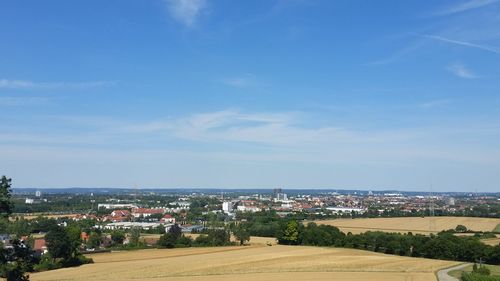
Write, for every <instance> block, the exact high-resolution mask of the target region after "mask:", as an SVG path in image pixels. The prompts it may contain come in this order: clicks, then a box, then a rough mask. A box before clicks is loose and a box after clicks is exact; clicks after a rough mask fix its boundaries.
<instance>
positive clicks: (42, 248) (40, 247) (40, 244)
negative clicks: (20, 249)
mask: <svg viewBox="0 0 500 281" xmlns="http://www.w3.org/2000/svg"><path fill="white" fill-rule="evenodd" d="M33 250H34V251H35V252H36V253H37V254H39V255H43V254H46V253H47V252H48V250H47V243H46V242H45V239H43V238H42V239H35V244H34V246H33Z"/></svg>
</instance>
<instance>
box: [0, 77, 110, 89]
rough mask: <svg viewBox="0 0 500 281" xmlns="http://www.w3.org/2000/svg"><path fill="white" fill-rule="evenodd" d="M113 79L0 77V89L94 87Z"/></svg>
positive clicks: (103, 84) (108, 83) (104, 84)
mask: <svg viewBox="0 0 500 281" xmlns="http://www.w3.org/2000/svg"><path fill="white" fill-rule="evenodd" d="M115 83H116V82H114V81H87V82H35V81H29V80H10V79H0V89H1V88H7V89H62V88H64V89H65V88H77V89H85V88H94V87H101V86H107V85H113V84H115Z"/></svg>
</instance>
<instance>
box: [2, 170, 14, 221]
mask: <svg viewBox="0 0 500 281" xmlns="http://www.w3.org/2000/svg"><path fill="white" fill-rule="evenodd" d="M11 181H12V180H11V179H9V178H7V177H6V176H2V178H1V179H0V217H2V218H8V217H9V216H10V214H12V209H13V208H14V204H13V203H12V200H11V194H10V192H11V190H10V189H11Z"/></svg>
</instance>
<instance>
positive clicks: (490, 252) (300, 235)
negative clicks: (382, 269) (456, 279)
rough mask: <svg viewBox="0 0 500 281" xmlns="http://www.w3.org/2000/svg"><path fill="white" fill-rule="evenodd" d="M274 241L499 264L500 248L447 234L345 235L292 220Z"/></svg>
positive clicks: (323, 226)
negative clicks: (479, 260)
mask: <svg viewBox="0 0 500 281" xmlns="http://www.w3.org/2000/svg"><path fill="white" fill-rule="evenodd" d="M277 238H278V241H279V243H280V244H287V245H311V246H336V247H346V248H355V249H362V250H369V251H374V252H382V253H386V254H395V255H401V256H412V257H425V258H433V259H444V260H456V261H467V262H474V261H476V260H478V259H483V260H484V261H485V262H487V263H490V264H500V245H497V246H494V247H493V246H488V245H485V244H484V243H482V242H481V241H479V239H478V238H476V237H460V236H455V235H453V233H450V232H441V233H439V234H438V235H431V236H424V235H418V234H417V235H413V234H412V233H408V234H399V233H385V232H371V231H368V232H365V233H361V234H351V233H348V234H347V235H346V234H344V233H342V232H341V231H340V230H339V229H338V228H336V227H334V226H328V225H319V226H318V225H316V224H315V223H309V224H308V225H306V226H304V225H302V224H300V223H298V222H296V221H293V220H292V221H290V222H288V223H287V224H286V225H285V226H284V227H283V228H282V230H281V231H280V232H279V235H278V236H277Z"/></svg>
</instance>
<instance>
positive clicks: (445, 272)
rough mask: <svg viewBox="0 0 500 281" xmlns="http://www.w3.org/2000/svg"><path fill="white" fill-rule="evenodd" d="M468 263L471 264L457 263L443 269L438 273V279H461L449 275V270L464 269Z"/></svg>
mask: <svg viewBox="0 0 500 281" xmlns="http://www.w3.org/2000/svg"><path fill="white" fill-rule="evenodd" d="M468 265H469V264H468V263H464V264H461V265H457V266H454V267H449V268H445V269H441V270H440V271H438V273H437V276H438V280H439V281H459V280H458V279H457V278H455V277H453V276H450V275H448V272H450V271H453V270H460V269H462V268H464V267H467V266H468Z"/></svg>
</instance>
